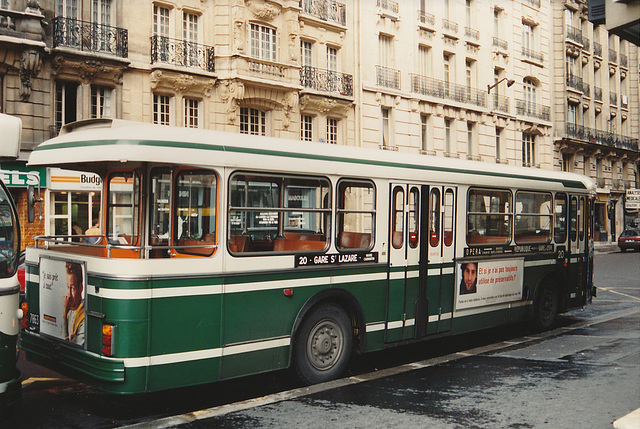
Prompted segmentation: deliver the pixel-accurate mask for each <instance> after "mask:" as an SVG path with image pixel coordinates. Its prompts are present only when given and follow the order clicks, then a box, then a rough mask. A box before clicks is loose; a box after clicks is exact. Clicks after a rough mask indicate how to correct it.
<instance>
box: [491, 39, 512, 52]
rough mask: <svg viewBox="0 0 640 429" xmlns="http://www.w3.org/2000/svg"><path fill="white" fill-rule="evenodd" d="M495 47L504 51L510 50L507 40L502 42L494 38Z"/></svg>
mask: <svg viewBox="0 0 640 429" xmlns="http://www.w3.org/2000/svg"><path fill="white" fill-rule="evenodd" d="M493 46H495V47H497V48H499V49H503V50H505V51H506V50H507V49H509V43H508V42H507V41H506V40H502V39H499V38H497V37H494V38H493Z"/></svg>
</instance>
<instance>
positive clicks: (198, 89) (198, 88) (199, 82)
mask: <svg viewBox="0 0 640 429" xmlns="http://www.w3.org/2000/svg"><path fill="white" fill-rule="evenodd" d="M213 84H214V81H213V80H212V79H209V78H205V77H195V76H191V75H186V74H181V73H165V72H163V71H162V70H155V71H154V72H153V73H151V89H156V88H165V89H170V90H173V91H175V92H178V93H197V94H203V95H205V96H206V97H209V96H210V95H211V90H212V89H213Z"/></svg>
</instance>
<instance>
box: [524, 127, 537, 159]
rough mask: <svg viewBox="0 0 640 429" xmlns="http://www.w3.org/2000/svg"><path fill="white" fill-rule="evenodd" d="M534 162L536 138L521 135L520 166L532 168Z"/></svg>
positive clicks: (530, 135)
mask: <svg viewBox="0 0 640 429" xmlns="http://www.w3.org/2000/svg"><path fill="white" fill-rule="evenodd" d="M535 162H536V136H534V135H533V134H526V133H523V134H522V166H523V167H532V166H534V165H535Z"/></svg>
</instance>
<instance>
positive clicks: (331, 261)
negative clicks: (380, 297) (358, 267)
mask: <svg viewBox="0 0 640 429" xmlns="http://www.w3.org/2000/svg"><path fill="white" fill-rule="evenodd" d="M363 262H366V263H376V262H378V252H352V253H336V254H331V255H328V254H325V255H296V257H295V266H296V267H311V266H318V265H343V264H357V263H363Z"/></svg>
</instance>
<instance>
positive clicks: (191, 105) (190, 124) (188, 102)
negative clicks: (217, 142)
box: [184, 97, 200, 128]
mask: <svg viewBox="0 0 640 429" xmlns="http://www.w3.org/2000/svg"><path fill="white" fill-rule="evenodd" d="M199 124H200V100H197V99H195V98H187V97H185V98H184V126H185V127H187V128H198V127H199V126H200V125H199Z"/></svg>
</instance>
